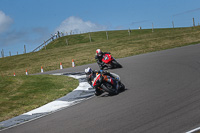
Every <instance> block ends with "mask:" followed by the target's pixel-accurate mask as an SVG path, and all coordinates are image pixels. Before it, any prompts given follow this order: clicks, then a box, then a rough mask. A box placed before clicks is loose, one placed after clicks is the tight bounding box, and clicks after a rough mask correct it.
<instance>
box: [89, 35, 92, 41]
mask: <svg viewBox="0 0 200 133" xmlns="http://www.w3.org/2000/svg"><path fill="white" fill-rule="evenodd" d="M89 39H90V42H92V39H91V35H90V33H89Z"/></svg>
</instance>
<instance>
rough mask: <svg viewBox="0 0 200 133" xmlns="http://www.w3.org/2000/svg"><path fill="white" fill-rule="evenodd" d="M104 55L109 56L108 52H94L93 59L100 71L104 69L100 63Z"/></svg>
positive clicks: (102, 63)
mask: <svg viewBox="0 0 200 133" xmlns="http://www.w3.org/2000/svg"><path fill="white" fill-rule="evenodd" d="M105 54H110V52H102V51H101V49H97V50H96V55H95V59H96V61H97V64H98V65H99V66H100V68H101V69H103V67H104V62H102V58H103V56H104V55H105Z"/></svg>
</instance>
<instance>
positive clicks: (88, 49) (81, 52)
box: [0, 27, 200, 76]
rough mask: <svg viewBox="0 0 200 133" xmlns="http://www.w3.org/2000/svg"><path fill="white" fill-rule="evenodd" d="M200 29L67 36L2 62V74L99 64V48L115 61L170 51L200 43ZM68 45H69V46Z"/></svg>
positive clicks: (102, 32) (109, 32)
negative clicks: (170, 49) (33, 51)
mask: <svg viewBox="0 0 200 133" xmlns="http://www.w3.org/2000/svg"><path fill="white" fill-rule="evenodd" d="M199 33H200V27H189V28H175V29H171V28H169V29H154V32H153V33H152V30H151V29H147V30H132V32H131V33H130V35H129V33H128V30H121V31H108V32H107V34H108V40H107V36H106V32H105V31H101V32H92V33H90V37H91V42H90V39H89V34H88V33H84V34H77V35H69V36H64V37H61V38H59V39H56V40H54V41H53V42H51V43H50V44H48V45H47V47H46V50H45V49H42V50H40V51H39V52H35V53H28V54H23V55H17V56H12V57H6V58H0V64H1V65H0V73H1V75H5V76H12V75H13V73H16V75H25V72H26V69H27V70H28V73H29V74H33V73H38V72H40V68H41V66H43V68H44V71H49V70H56V69H59V65H60V62H62V65H63V67H64V68H67V67H71V61H72V59H74V60H75V63H76V66H77V65H83V64H88V63H92V62H95V60H94V55H95V50H96V49H97V48H100V49H102V51H109V52H111V54H112V55H113V56H114V57H115V58H122V57H127V56H132V55H136V54H141V53H147V52H152V51H158V50H163V49H169V48H174V47H180V46H185V45H189V44H195V43H198V42H200V34H199ZM66 41H67V42H68V45H67V43H66Z"/></svg>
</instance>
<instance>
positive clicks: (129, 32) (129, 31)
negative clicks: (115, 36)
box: [128, 28, 131, 36]
mask: <svg viewBox="0 0 200 133" xmlns="http://www.w3.org/2000/svg"><path fill="white" fill-rule="evenodd" d="M128 34H129V36H130V35H131V30H130V28H129V29H128Z"/></svg>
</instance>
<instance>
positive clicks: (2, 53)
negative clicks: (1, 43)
mask: <svg viewBox="0 0 200 133" xmlns="http://www.w3.org/2000/svg"><path fill="white" fill-rule="evenodd" d="M1 57H2V58H4V51H3V49H2V51H1Z"/></svg>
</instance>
